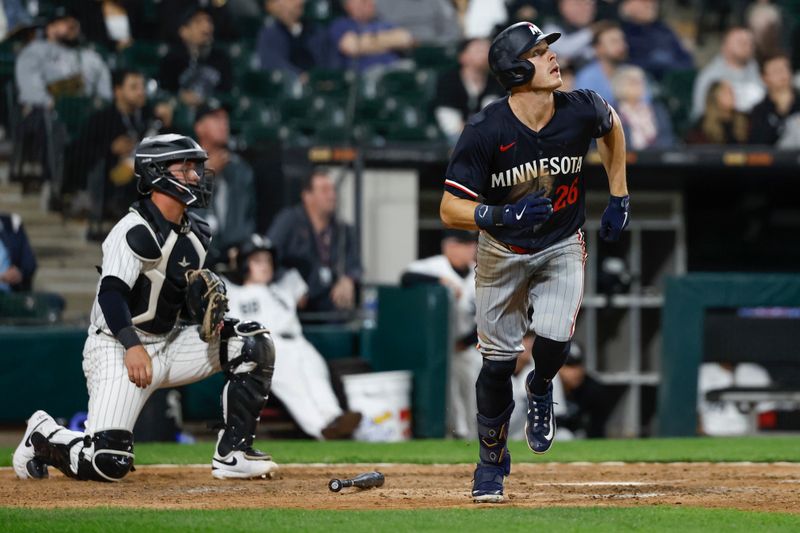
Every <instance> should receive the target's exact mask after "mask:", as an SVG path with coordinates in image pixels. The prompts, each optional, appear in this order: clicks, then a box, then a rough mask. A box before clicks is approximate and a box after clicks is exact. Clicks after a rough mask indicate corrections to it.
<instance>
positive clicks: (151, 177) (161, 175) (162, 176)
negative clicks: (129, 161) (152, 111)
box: [134, 134, 214, 207]
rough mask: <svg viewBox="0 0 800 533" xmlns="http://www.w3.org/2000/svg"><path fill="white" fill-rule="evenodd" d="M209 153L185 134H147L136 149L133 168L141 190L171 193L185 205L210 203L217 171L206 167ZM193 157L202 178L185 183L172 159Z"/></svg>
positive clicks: (198, 205) (194, 205) (192, 159)
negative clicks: (176, 171)
mask: <svg viewBox="0 0 800 533" xmlns="http://www.w3.org/2000/svg"><path fill="white" fill-rule="evenodd" d="M207 159H208V154H207V153H206V151H205V150H203V148H202V147H201V146H200V145H199V144H197V142H195V140H194V139H192V138H190V137H186V136H185V135H177V134H166V135H154V136H153V137H145V138H144V139H142V142H140V143H139V145H138V146H137V147H136V152H135V153H134V172H135V173H136V177H137V178H138V179H139V181H138V183H137V186H138V188H139V192H141V193H142V194H147V193H149V192H151V191H152V190H153V189H155V190H158V191H161V192H163V193H164V194H168V195H170V196H172V197H173V198H175V199H176V200H178V201H179V202H181V203H182V204H183V205H185V206H186V207H208V205H209V203H210V202H211V192H212V191H213V189H214V172H213V171H212V170H210V169H206V168H205V162H206V160H207ZM188 161H194V163H195V169H194V170H195V172H197V175H198V176H199V177H200V180H199V181H198V182H197V183H195V184H192V183H183V182H181V181H180V180H178V179H177V178H176V177H175V176H174V175H173V174H172V172H170V171H169V166H170V165H172V164H173V163H180V162H184V163H186V162H188Z"/></svg>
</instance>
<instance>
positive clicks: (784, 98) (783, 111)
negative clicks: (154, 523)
mask: <svg viewBox="0 0 800 533" xmlns="http://www.w3.org/2000/svg"><path fill="white" fill-rule="evenodd" d="M760 67H761V79H762V80H764V86H765V87H766V88H767V94H766V96H764V99H763V100H761V102H760V103H758V104H757V105H756V106H755V107H754V108H753V110H752V111H751V112H750V139H749V142H750V143H751V144H765V145H769V146H774V145H775V143H777V142H778V139H780V137H781V135H783V132H784V129H785V126H786V119H788V118H789V116H791V115H794V114H795V113H800V94H798V92H797V91H796V90H795V88H794V87H792V65H791V63H790V62H789V56H787V55H785V54H780V55H776V56H774V57H770V58H768V59H765V60H764V61H763V62H762V63H761V65H760Z"/></svg>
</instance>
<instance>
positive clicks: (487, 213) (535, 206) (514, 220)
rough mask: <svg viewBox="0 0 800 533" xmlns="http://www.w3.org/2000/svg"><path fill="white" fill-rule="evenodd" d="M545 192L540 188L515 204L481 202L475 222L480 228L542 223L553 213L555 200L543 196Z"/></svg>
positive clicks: (527, 226) (528, 225) (514, 226)
mask: <svg viewBox="0 0 800 533" xmlns="http://www.w3.org/2000/svg"><path fill="white" fill-rule="evenodd" d="M544 192H545V190H544V189H539V190H538V191H536V192H532V193H531V194H528V195H526V196H525V197H523V198H522V199H521V200H520V201H518V202H517V203H515V204H506V205H485V204H481V205H479V206H478V207H476V208H475V223H476V224H477V225H478V227H479V228H488V227H492V226H508V227H511V228H530V227H533V226H535V225H536V224H541V223H542V222H545V221H546V220H547V219H548V218H550V215H552V214H553V202H552V200H550V198H542V195H543V194H544Z"/></svg>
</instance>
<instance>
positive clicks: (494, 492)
mask: <svg viewBox="0 0 800 533" xmlns="http://www.w3.org/2000/svg"><path fill="white" fill-rule="evenodd" d="M509 474H511V454H510V453H509V452H508V451H506V453H505V457H504V458H503V462H502V464H500V465H493V464H485V463H478V464H477V465H476V466H475V474H474V475H473V476H472V500H473V501H475V502H477V503H500V502H502V501H503V499H504V496H503V481H504V480H505V478H506V476H508V475H509Z"/></svg>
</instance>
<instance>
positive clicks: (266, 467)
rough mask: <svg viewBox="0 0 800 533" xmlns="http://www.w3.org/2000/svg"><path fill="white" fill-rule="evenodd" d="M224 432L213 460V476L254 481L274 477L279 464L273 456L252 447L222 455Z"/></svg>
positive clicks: (220, 434) (218, 441)
mask: <svg viewBox="0 0 800 533" xmlns="http://www.w3.org/2000/svg"><path fill="white" fill-rule="evenodd" d="M223 433H224V430H223V431H220V432H219V438H218V439H217V446H216V448H215V450H214V457H213V458H212V459H211V475H212V476H214V477H215V478H217V479H252V478H259V477H270V478H271V477H273V476H274V475H275V472H277V470H278V464H277V463H276V462H275V461H273V460H272V456H270V455H268V454H266V453H264V452H262V451H259V450H256V449H255V448H253V447H252V446H246V447H243V448H242V449H234V450H232V451H230V452H229V453H227V454H225V455H222V454H220V451H219V448H220V441H221V440H222V435H223Z"/></svg>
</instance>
